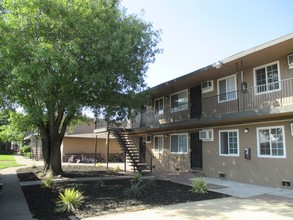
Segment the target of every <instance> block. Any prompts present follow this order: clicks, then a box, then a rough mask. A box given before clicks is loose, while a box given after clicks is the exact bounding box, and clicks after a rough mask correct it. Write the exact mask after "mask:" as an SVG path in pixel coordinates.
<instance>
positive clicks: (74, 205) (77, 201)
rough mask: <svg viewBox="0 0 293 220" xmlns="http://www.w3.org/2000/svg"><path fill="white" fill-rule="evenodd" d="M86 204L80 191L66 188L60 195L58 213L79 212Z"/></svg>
mask: <svg viewBox="0 0 293 220" xmlns="http://www.w3.org/2000/svg"><path fill="white" fill-rule="evenodd" d="M83 202H84V197H83V195H82V193H81V192H80V191H79V190H76V189H73V188H66V189H65V190H64V192H63V193H59V200H58V201H56V212H71V211H74V210H77V209H78V208H79V207H80V206H81V205H82V203H83Z"/></svg>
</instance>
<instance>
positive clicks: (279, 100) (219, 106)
mask: <svg viewBox="0 0 293 220" xmlns="http://www.w3.org/2000/svg"><path fill="white" fill-rule="evenodd" d="M194 109H195V111H197V112H198V113H197V114H196V116H194ZM282 112H283V113H284V112H293V78H290V79H286V80H282V81H276V82H272V83H269V84H265V85H261V86H256V87H251V88H243V89H242V90H238V91H234V92H229V93H225V94H221V95H216V96H211V97H208V98H203V99H201V100H199V101H198V102H193V103H184V104H181V105H178V106H176V108H173V109H172V108H170V107H168V108H164V109H161V110H158V111H147V112H145V113H141V114H139V115H138V116H137V117H136V119H135V120H134V122H133V123H132V128H138V127H145V126H149V127H159V126H164V125H166V124H169V123H174V122H180V121H181V122H184V121H186V120H191V119H192V120H196V121H197V122H198V123H200V122H201V121H205V122H206V121H209V120H217V119H223V118H225V117H224V116H227V115H229V114H230V115H233V116H231V117H247V115H250V116H257V115H269V114H278V113H282ZM232 113H233V114H232ZM237 113H239V114H237ZM243 113H247V114H243Z"/></svg>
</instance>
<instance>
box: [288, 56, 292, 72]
mask: <svg viewBox="0 0 293 220" xmlns="http://www.w3.org/2000/svg"><path fill="white" fill-rule="evenodd" d="M291 57H292V58H293V54H289V55H288V56H287V59H288V68H289V69H293V62H292V63H290V58H291Z"/></svg>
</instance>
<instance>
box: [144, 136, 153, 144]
mask: <svg viewBox="0 0 293 220" xmlns="http://www.w3.org/2000/svg"><path fill="white" fill-rule="evenodd" d="M145 142H146V143H148V144H149V143H152V135H150V134H147V135H146V136H145Z"/></svg>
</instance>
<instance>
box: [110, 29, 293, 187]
mask: <svg viewBox="0 0 293 220" xmlns="http://www.w3.org/2000/svg"><path fill="white" fill-rule="evenodd" d="M150 90H151V92H152V100H151V102H150V103H148V105H146V106H144V107H143V108H142V110H141V113H140V114H139V115H138V116H137V118H136V120H135V121H133V122H132V124H131V125H129V127H128V128H127V129H124V130H123V129H121V130H117V129H113V132H112V133H113V135H116V136H118V137H119V138H120V143H124V145H125V149H126V152H127V154H128V155H129V157H134V156H133V155H132V153H131V150H129V151H128V150H127V149H128V148H129V149H133V144H130V145H129V144H127V143H128V142H129V140H127V142H126V141H124V140H126V137H128V139H131V140H132V141H133V142H136V143H137V144H136V146H137V149H138V150H137V151H138V152H139V153H138V156H137V158H140V159H139V160H137V161H136V160H135V159H133V164H137V165H138V166H137V168H138V169H140V168H139V164H138V163H142V162H144V163H145V164H144V166H145V167H148V168H149V169H150V170H151V171H153V172H161V171H168V172H178V171H180V172H198V173H201V174H203V175H205V176H207V177H212V178H220V179H228V180H233V181H239V182H244V183H253V184H259V185H266V186H274V187H292V185H293V175H292V174H293V144H292V143H293V34H292V33H291V34H288V35H286V36H284V37H281V38H278V39H276V40H272V41H270V42H268V43H265V44H262V45H259V46H256V47H254V48H251V49H249V50H246V51H243V52H240V53H238V54H235V55H232V56H230V57H228V58H226V59H223V60H220V61H218V62H216V63H214V64H212V65H209V66H207V67H204V68H202V69H199V70H196V71H194V72H192V73H189V74H187V75H184V76H181V77H178V78H176V79H174V80H170V81H168V82H165V83H162V84H160V85H158V86H155V87H153V88H151V89H150ZM142 146H145V148H142ZM147 157H148V158H147ZM141 158H142V159H144V160H142V159H141ZM141 170H143V169H141Z"/></svg>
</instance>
